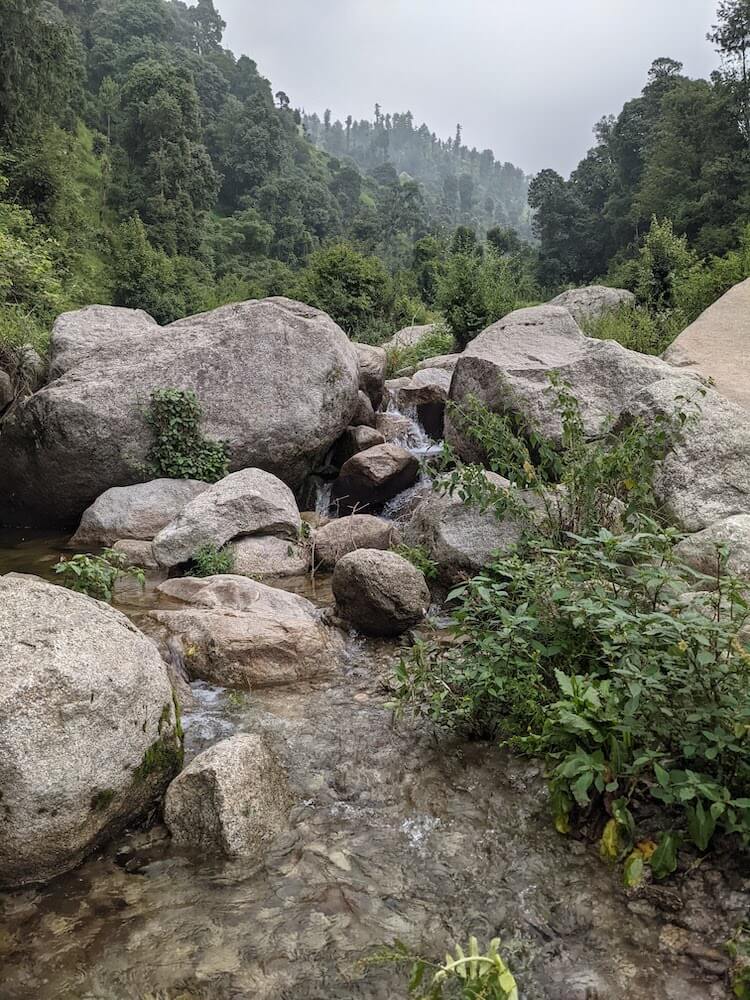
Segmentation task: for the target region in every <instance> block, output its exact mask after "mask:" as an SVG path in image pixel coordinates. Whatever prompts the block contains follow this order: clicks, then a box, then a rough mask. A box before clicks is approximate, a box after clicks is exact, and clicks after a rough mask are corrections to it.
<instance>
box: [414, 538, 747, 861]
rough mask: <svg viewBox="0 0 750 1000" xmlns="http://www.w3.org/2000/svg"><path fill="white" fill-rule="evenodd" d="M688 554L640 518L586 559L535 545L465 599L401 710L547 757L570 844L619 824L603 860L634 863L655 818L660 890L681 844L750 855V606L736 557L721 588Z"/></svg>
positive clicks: (577, 550)
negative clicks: (729, 846) (746, 847)
mask: <svg viewBox="0 0 750 1000" xmlns="http://www.w3.org/2000/svg"><path fill="white" fill-rule="evenodd" d="M678 540H679V535H678V534H677V533H676V532H675V531H674V530H672V529H661V528H659V527H658V526H657V525H656V524H655V523H654V522H652V521H651V522H649V521H647V520H642V521H640V522H639V525H638V527H637V528H636V529H635V530H632V531H629V532H626V533H624V534H621V535H614V534H612V533H611V532H609V531H607V530H606V529H602V530H600V531H599V532H598V533H597V534H596V535H593V536H591V537H588V538H584V537H578V538H576V539H575V542H576V546H575V547H573V548H565V549H560V548H551V547H549V546H547V545H545V543H544V542H542V541H536V542H534V543H531V544H530V547H529V550H528V552H527V555H526V557H521V556H512V557H510V558H507V559H505V560H503V561H498V562H496V563H494V564H493V565H492V566H491V567H489V568H488V569H487V570H486V571H485V572H484V573H482V574H481V575H480V576H479V577H477V578H476V579H475V580H473V581H471V582H470V583H468V584H466V585H465V586H462V587H460V588H458V589H457V590H456V591H454V592H453V594H452V595H451V599H452V600H453V601H456V602H457V606H456V608H455V610H454V612H453V619H454V624H453V633H454V636H455V638H456V640H457V642H456V644H455V645H452V646H450V647H449V648H448V649H447V650H446V649H445V647H442V649H440V650H439V649H438V648H437V647H430V646H428V645H425V644H421V645H417V647H415V650H414V652H413V654H412V655H411V657H410V658H408V659H405V660H404V661H402V663H401V665H400V666H399V668H398V673H397V698H398V701H399V702H400V704H401V706H402V707H403V706H405V705H411V706H412V707H413V708H414V709H415V710H416V711H417V712H418V713H420V714H424V715H426V716H428V717H429V718H432V719H433V720H434V721H435V722H438V723H440V724H441V725H447V726H450V727H457V728H461V729H468V730H469V731H471V732H474V733H476V734H479V735H482V736H487V735H494V736H499V737H500V738H501V739H502V740H503V741H505V742H509V743H510V744H511V745H512V746H514V747H515V748H516V749H520V750H523V751H527V752H530V753H534V754H541V755H543V756H544V757H545V759H546V761H547V764H548V768H549V772H550V788H551V802H552V805H553V810H554V814H555V822H556V825H557V827H558V829H559V830H560V831H561V832H566V831H567V830H568V829H569V828H570V826H571V823H572V821H573V820H577V821H584V820H590V821H592V822H593V823H594V824H595V825H596V823H597V821H598V820H597V818H598V817H599V816H603V817H604V819H605V820H606V819H611V820H614V821H615V824H614V827H613V828H610V829H609V831H606V832H607V833H608V836H609V840H608V841H605V843H604V845H603V848H604V849H606V850H608V851H609V852H610V854H611V856H613V857H615V858H617V857H623V858H624V857H625V856H627V855H628V854H629V853H630V852H631V851H632V850H633V849H634V848H635V846H636V840H637V835H636V831H637V825H638V821H637V817H638V816H639V815H640V814H641V813H642V814H643V815H644V817H645V819H644V823H645V825H646V831H645V832H646V834H647V835H648V836H649V837H653V836H654V835H656V833H657V829H655V828H654V824H657V823H658V824H660V825H661V824H664V829H663V834H662V837H661V844H660V850H656V851H654V852H652V853H653V856H649V858H648V859H647V860H649V861H650V863H651V866H652V869H653V870H654V874H656V875H657V876H662V875H665V874H668V873H669V870H670V869H672V870H673V868H674V866H675V865H676V851H677V847H678V846H679V844H680V843H681V842H682V841H683V840H684V841H690V842H692V843H693V844H694V845H695V846H696V847H698V848H699V849H700V850H705V849H706V848H707V847H708V845H709V843H710V842H711V840H712V838H713V836H714V834H715V833H716V832H723V833H732V834H738V835H739V836H740V838H741V839H742V840H743V841H744V842H746V843H747V842H748V841H750V798H748V795H749V794H750V754H749V753H748V743H747V734H748V732H750V728H749V727H750V697H749V696H748V686H747V685H748V675H749V672H750V656H748V653H747V651H746V649H745V648H744V647H743V645H742V644H741V642H740V640H739V638H738V636H739V634H740V631H741V629H742V628H743V626H744V625H745V623H746V621H747V620H748V605H747V602H746V600H745V598H744V597H743V595H742V589H741V585H740V583H739V582H738V581H736V580H733V579H731V578H729V577H727V576H725V575H724V573H723V562H722V559H723V555H724V554H723V553H719V554H718V559H717V567H718V568H717V574H716V577H715V579H713V580H711V581H708V580H706V579H705V578H701V577H700V575H699V574H697V573H695V572H694V571H692V570H690V569H688V568H686V567H684V566H681V565H680V564H679V561H678V558H677V556H676V554H675V551H674V546H675V543H676V542H677V541H678ZM708 585H713V586H716V588H717V589H716V590H715V591H712V592H706V593H705V594H703V595H702V596H701V598H700V599H699V600H692V601H691V600H689V599H688V600H686V599H685V598H684V596H683V595H684V593H685V592H686V591H689V590H696V589H698V588H700V587H701V586H708ZM656 804H658V807H659V813H658V816H659V818H658V819H653V818H650V817H651V814H652V813H653V806H654V805H656ZM614 834H616V836H614ZM613 845H614V846H613ZM646 853H648V852H646ZM631 875H632V865H631Z"/></svg>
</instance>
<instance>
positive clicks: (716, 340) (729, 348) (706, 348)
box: [664, 278, 750, 409]
mask: <svg viewBox="0 0 750 1000" xmlns="http://www.w3.org/2000/svg"><path fill="white" fill-rule="evenodd" d="M664 360H665V361H668V362H669V363H670V364H672V365H679V366H680V367H684V368H689V369H690V370H691V371H694V372H697V373H698V374H699V375H702V376H703V377H704V378H710V379H713V383H714V388H715V389H716V391H717V392H719V393H721V395H722V396H726V398H727V399H731V400H732V402H734V403H738V404H739V405H740V406H744V407H745V409H750V278H748V279H747V280H746V281H743V282H742V283H741V284H739V285H735V286H734V288H732V289H730V290H729V291H728V292H727V293H726V295H722V297H721V298H720V299H719V300H718V302H714V304H713V305H712V306H709V308H708V309H706V311H705V312H704V313H701V315H700V316H699V317H698V319H697V320H696V321H695V322H694V323H692V324H691V325H690V326H689V327H688V328H687V329H686V330H683V332H682V333H681V334H680V335H679V337H678V338H677V339H676V340H675V341H674V343H672V344H671V345H670V346H669V347H668V348H667V349H666V351H665V352H664Z"/></svg>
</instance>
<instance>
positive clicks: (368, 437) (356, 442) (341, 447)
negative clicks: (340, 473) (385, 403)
mask: <svg viewBox="0 0 750 1000" xmlns="http://www.w3.org/2000/svg"><path fill="white" fill-rule="evenodd" d="M379 415H380V414H378V416H379ZM378 444H385V438H384V437H383V435H382V434H381V433H380V431H377V430H375V428H374V427H347V428H346V430H345V431H344V433H343V434H342V435H341V437H340V438H339V439H338V441H337V442H336V447H335V448H334V450H333V464H334V465H336V466H338V467H339V468H341V466H342V465H343V464H344V462H346V461H348V459H350V458H351V457H352V455H357V454H359V452H360V451H367V449H368V448H374V447H375V445H378Z"/></svg>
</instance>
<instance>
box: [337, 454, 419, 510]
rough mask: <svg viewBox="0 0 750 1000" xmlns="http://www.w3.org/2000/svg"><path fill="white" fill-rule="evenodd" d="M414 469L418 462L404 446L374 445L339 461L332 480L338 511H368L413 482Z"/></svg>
mask: <svg viewBox="0 0 750 1000" xmlns="http://www.w3.org/2000/svg"><path fill="white" fill-rule="evenodd" d="M418 473H419V462H418V461H417V459H416V458H415V457H414V455H412V454H411V452H409V451H407V450H406V449H405V448H402V447H400V445H396V444H379V445H375V447H374V448H368V449H367V451H360V452H359V453H358V454H356V455H354V456H353V457H352V458H350V459H349V460H348V461H347V462H345V463H344V464H343V466H342V467H341V473H340V475H339V477H338V479H336V480H335V482H334V484H333V490H332V501H333V503H334V504H337V505H338V508H339V511H340V512H341V513H358V512H359V511H364V512H367V513H372V511H373V510H377V509H379V508H380V507H382V506H383V504H385V503H387V502H388V500H391V499H392V498H393V497H395V496H397V495H398V494H399V493H402V492H403V491H404V490H406V489H408V488H409V487H410V486H413V485H414V483H415V482H416V481H417V475H418Z"/></svg>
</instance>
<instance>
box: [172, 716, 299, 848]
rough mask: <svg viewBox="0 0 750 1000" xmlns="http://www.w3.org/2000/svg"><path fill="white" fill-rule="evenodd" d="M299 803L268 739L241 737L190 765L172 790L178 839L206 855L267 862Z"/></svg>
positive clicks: (250, 735)
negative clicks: (267, 854)
mask: <svg viewBox="0 0 750 1000" xmlns="http://www.w3.org/2000/svg"><path fill="white" fill-rule="evenodd" d="M293 804H294V800H293V798H292V794H291V792H290V790H289V784H288V779H287V775H286V771H285V770H284V768H283V767H282V765H281V764H280V763H279V761H278V759H277V757H276V755H275V753H274V752H273V750H272V748H271V747H270V746H269V743H268V740H267V738H266V737H265V736H263V735H260V734H256V733H239V734H237V735H236V736H230V737H229V739H225V740H222V741H221V742H220V743H216V744H215V745H214V746H212V747H209V749H208V750H204V751H203V753H200V754H198V756H197V757H196V758H195V759H194V760H192V761H191V762H190V764H188V766H187V767H186V768H185V770H184V771H182V772H181V773H180V774H179V775H178V776H177V777H176V778H175V779H174V781H173V782H172V784H171V785H170V786H169V788H168V789H167V795H166V798H165V800H164V820H165V822H166V824H167V826H168V828H169V832H170V833H171V834H172V840H173V841H174V843H175V844H178V845H179V846H180V847H188V848H193V849H195V850H197V851H200V852H201V856H202V857H212V856H219V857H226V858H247V859H248V860H250V861H256V862H258V861H261V860H262V859H263V854H264V851H265V850H266V849H267V848H268V846H269V845H270V843H271V841H272V840H273V839H274V837H276V836H277V834H279V833H281V832H282V831H283V830H285V829H286V827H287V825H288V819H289V811H290V809H291V808H292V806H293Z"/></svg>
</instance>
